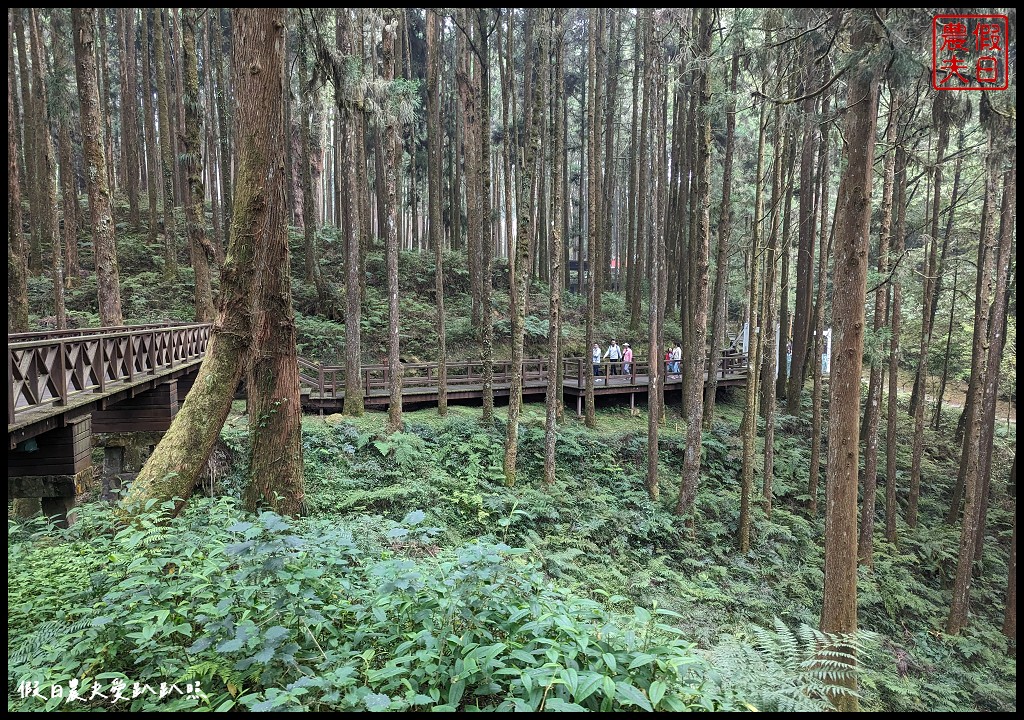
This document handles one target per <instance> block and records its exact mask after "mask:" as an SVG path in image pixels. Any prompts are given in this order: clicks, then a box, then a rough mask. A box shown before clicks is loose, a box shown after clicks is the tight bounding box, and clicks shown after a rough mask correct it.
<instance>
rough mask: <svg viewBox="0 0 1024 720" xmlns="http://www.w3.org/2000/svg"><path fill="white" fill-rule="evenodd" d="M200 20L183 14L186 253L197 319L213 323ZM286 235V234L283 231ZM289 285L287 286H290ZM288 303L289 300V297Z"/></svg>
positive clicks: (195, 12) (190, 11) (189, 11)
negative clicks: (198, 45)
mask: <svg viewBox="0 0 1024 720" xmlns="http://www.w3.org/2000/svg"><path fill="white" fill-rule="evenodd" d="M201 21H202V15H201V13H200V11H199V9H197V8H185V10H184V13H183V15H182V23H181V28H182V33H181V39H182V47H183V48H184V52H183V53H182V59H183V62H184V67H183V68H182V73H183V75H184V76H185V82H184V92H185V95H184V105H185V113H186V116H185V122H184V129H185V146H184V150H185V152H184V153H183V154H184V157H185V171H186V173H187V174H188V199H187V202H186V205H185V227H186V229H187V231H188V246H189V256H190V257H191V258H192V269H193V271H194V272H195V302H196V321H198V322H212V321H213V319H214V316H215V311H214V308H213V290H212V289H211V287H210V263H211V262H213V261H214V252H213V246H212V245H211V244H210V241H209V239H208V238H207V237H206V217H205V215H204V213H203V201H204V200H205V199H206V188H205V187H204V186H203V153H202V150H201V149H200V145H199V131H200V128H201V126H202V120H201V119H200V118H199V64H198V58H197V55H196V28H197V27H198V26H199V23H200V22H201ZM286 235H287V234H286ZM289 287H290V285H289ZM288 303H289V306H290V305H291V299H290V298H289V300H288Z"/></svg>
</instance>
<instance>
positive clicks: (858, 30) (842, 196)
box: [794, 11, 878, 711]
mask: <svg viewBox="0 0 1024 720" xmlns="http://www.w3.org/2000/svg"><path fill="white" fill-rule="evenodd" d="M852 20H853V22H854V23H855V25H854V29H853V36H852V38H851V44H852V46H853V47H854V48H856V49H858V50H860V49H863V50H865V51H867V50H870V48H871V46H873V45H875V44H876V43H877V42H878V38H877V36H876V35H875V26H874V24H873V23H874V16H873V14H869V13H867V12H863V11H854V14H853V17H852ZM867 57H869V58H870V55H868V56H867ZM869 62H872V60H870V59H868V60H865V61H861V63H859V64H858V66H857V67H855V68H854V69H853V74H852V75H851V76H850V85H849V92H848V94H847V102H846V106H847V108H849V109H848V110H847V115H846V120H845V122H844V133H843V134H844V137H845V138H846V141H847V152H846V158H847V163H846V169H845V171H844V173H843V178H842V181H841V182H840V185H839V195H838V197H837V200H836V244H835V247H836V254H835V263H834V265H833V272H834V275H833V278H835V282H836V287H835V294H834V297H833V301H832V321H833V325H832V327H833V353H832V354H833V360H832V368H831V370H832V372H831V381H830V386H831V390H830V393H829V428H828V466H827V471H826V472H827V478H828V479H827V486H826V498H827V503H826V504H827V510H826V513H825V587H824V600H823V604H822V609H821V630H822V632H832V633H853V632H856V631H857V477H858V457H857V456H858V454H859V449H860V448H859V443H858V439H859V432H858V428H857V425H858V423H859V421H860V412H859V409H860V383H861V377H860V374H861V362H862V359H863V354H864V296H865V294H866V290H867V272H868V236H869V231H870V224H871V175H872V170H873V165H872V163H873V160H874V148H875V123H876V121H877V115H878V75H877V72H876V70H875V68H874V67H872V66H870V65H868V63H869ZM823 279H824V278H823ZM815 360H816V361H818V360H817V359H815ZM794 374H795V375H797V376H798V377H799V376H800V375H799V372H796V373H794ZM843 685H846V686H848V687H850V688H851V689H853V690H856V686H857V681H856V678H855V677H850V678H848V679H846V680H844V682H843ZM834 700H835V704H836V708H837V709H839V710H847V711H851V710H854V711H855V710H857V709H858V701H857V698H856V696H851V695H839V696H835V698H834Z"/></svg>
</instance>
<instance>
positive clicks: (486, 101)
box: [476, 9, 494, 425]
mask: <svg viewBox="0 0 1024 720" xmlns="http://www.w3.org/2000/svg"><path fill="white" fill-rule="evenodd" d="M488 16H489V11H488V10H485V9H478V10H477V15H476V36H477V37H476V44H477V49H478V51H479V53H480V54H479V56H478V60H479V63H480V141H481V144H480V167H479V172H480V203H481V208H480V249H481V265H480V273H481V275H482V276H483V277H482V282H481V287H482V289H481V293H480V305H481V311H482V313H483V322H482V323H481V325H482V327H483V343H482V348H481V355H482V358H481V359H482V360H483V366H484V368H483V370H484V371H483V375H484V377H483V418H482V421H483V422H484V424H486V425H491V424H492V423H493V422H494V387H493V386H494V381H493V374H494V368H493V360H494V322H493V321H492V318H493V313H492V312H491V283H492V281H493V277H492V276H493V272H492V259H493V255H494V237H493V223H492V222H491V169H490V167H491V166H490V158H491V75H490V64H491V63H490V54H489V51H488V49H487V36H488V30H487V26H488V24H489V22H490V20H489V17H488Z"/></svg>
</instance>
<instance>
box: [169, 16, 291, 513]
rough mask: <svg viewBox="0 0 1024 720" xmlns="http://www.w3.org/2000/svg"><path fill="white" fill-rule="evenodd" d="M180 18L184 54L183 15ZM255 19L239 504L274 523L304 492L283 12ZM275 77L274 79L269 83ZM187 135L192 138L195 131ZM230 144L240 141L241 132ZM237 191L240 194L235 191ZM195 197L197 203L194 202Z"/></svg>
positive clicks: (242, 28) (187, 68) (242, 27)
mask: <svg viewBox="0 0 1024 720" xmlns="http://www.w3.org/2000/svg"><path fill="white" fill-rule="evenodd" d="M185 12H186V21H185V23H186V25H185V27H186V30H185V39H186V40H185V42H186V48H187V47H188V36H189V31H188V29H187V28H188V24H187V23H188V20H187V16H188V13H189V11H188V10H186V11H185ZM236 12H237V11H236ZM257 12H258V13H259V19H258V20H256V23H257V24H255V26H254V29H256V30H257V32H258V33H259V35H258V36H257V37H256V38H254V39H253V40H252V41H251V42H254V44H260V45H264V46H265V50H264V52H263V53H261V55H260V62H261V67H264V68H266V70H265V72H266V74H267V76H268V77H269V80H270V81H269V83H268V84H269V85H270V86H271V87H270V88H269V89H268V90H267V91H266V94H265V95H264V96H263V97H262V98H261V100H262V102H261V104H260V106H259V110H260V112H261V113H263V117H265V118H266V122H267V130H268V137H269V138H271V140H272V142H270V143H268V144H267V145H266V147H265V152H266V154H265V156H264V157H265V162H266V168H267V171H266V175H265V176H264V178H263V182H264V186H263V192H264V200H265V202H266V209H265V215H264V217H263V226H262V228H261V230H262V233H261V236H260V238H259V245H258V249H257V251H256V270H257V271H256V277H257V278H258V281H257V287H256V292H255V297H254V304H255V310H254V312H253V319H252V323H253V337H252V345H253V353H252V357H251V359H250V361H249V367H248V374H247V378H246V387H247V388H248V393H249V435H250V438H251V463H250V478H249V486H248V488H246V492H245V502H246V506H247V507H248V508H249V509H250V510H255V509H257V508H258V507H269V508H270V509H271V510H274V511H275V512H277V513H280V514H282V515H298V514H299V513H301V512H302V511H303V510H304V507H305V484H304V482H303V478H302V405H301V403H300V397H299V365H298V358H297V357H296V349H295V316H294V314H293V313H292V295H291V263H290V259H289V256H288V255H289V253H288V197H287V190H286V185H287V178H286V177H285V174H284V173H283V172H282V168H284V166H285V157H284V153H285V143H284V133H285V127H284V92H283V86H284V83H283V80H284V77H285V76H284V71H285V66H284V19H285V18H284V14H285V11H284V10H283V9H280V8H278V9H270V10H261V11H257ZM247 25H248V22H247V20H246V19H243V20H241V21H240V22H238V23H237V25H236V27H237V28H238V30H239V31H245V30H247V29H248V27H247ZM190 69H192V70H194V68H190V66H189V64H188V61H187V60H186V66H185V72H186V74H187V73H189V71H190ZM275 73H276V74H277V76H278V77H274V74H275ZM279 78H280V81H278V79H279ZM187 81H188V80H187V77H186V82H187ZM190 132H191V131H190ZM195 132H197V133H198V128H197V129H196V131H195ZM238 137H239V139H241V138H242V137H243V135H242V133H241V132H239V134H238ZM196 142H198V135H197V137H196ZM240 179H241V180H243V181H245V180H246V179H247V178H246V176H245V175H241V176H240ZM239 189H240V190H241V189H242V188H241V184H240V185H239ZM193 197H195V196H193ZM198 197H200V198H201V197H202V194H201V193H200V194H199V196H198ZM197 382H198V381H197Z"/></svg>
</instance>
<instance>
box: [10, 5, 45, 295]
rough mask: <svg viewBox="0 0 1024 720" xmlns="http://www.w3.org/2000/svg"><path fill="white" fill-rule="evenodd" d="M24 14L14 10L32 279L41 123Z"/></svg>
mask: <svg viewBox="0 0 1024 720" xmlns="http://www.w3.org/2000/svg"><path fill="white" fill-rule="evenodd" d="M25 12H26V11H25V10H24V9H23V8H14V9H13V10H12V14H13V16H14V34H15V37H16V38H17V44H18V71H19V74H20V76H21V106H22V109H23V110H24V116H25V147H24V151H25V170H26V174H25V184H26V190H27V193H26V194H27V197H26V199H27V200H28V210H29V215H28V220H29V228H30V233H29V254H28V269H29V271H30V272H31V273H32V274H33V275H40V274H42V272H43V250H42V247H43V245H42V238H41V237H40V234H41V228H42V223H41V222H40V221H39V215H40V213H41V211H42V208H41V207H40V206H41V205H42V204H43V201H42V200H41V199H40V193H41V192H42V185H41V182H40V180H41V178H42V175H43V173H42V172H41V171H40V169H39V159H40V157H41V154H40V153H39V152H38V150H37V149H36V148H37V145H38V144H39V137H40V130H39V128H40V122H39V118H38V111H37V109H36V102H35V100H34V99H33V95H32V84H33V80H32V79H31V78H30V72H29V65H28V44H27V43H26V42H25Z"/></svg>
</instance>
